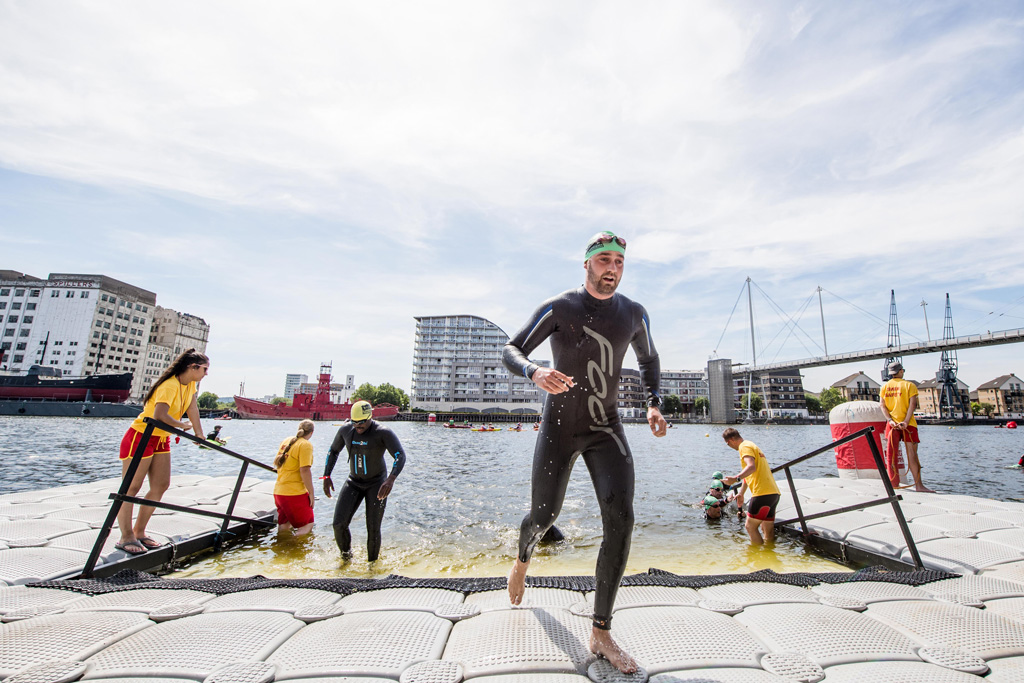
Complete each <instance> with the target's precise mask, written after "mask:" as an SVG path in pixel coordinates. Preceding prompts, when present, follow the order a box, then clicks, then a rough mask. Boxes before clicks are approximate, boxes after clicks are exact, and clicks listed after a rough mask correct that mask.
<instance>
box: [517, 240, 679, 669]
mask: <svg viewBox="0 0 1024 683" xmlns="http://www.w3.org/2000/svg"><path fill="white" fill-rule="evenodd" d="M625 254H626V241H625V240H624V239H622V238H621V237H617V236H615V235H614V234H612V233H610V232H603V233H598V234H597V235H595V236H594V237H593V238H591V240H590V242H589V243H588V244H587V249H586V252H585V255H584V261H583V268H584V270H586V272H587V279H586V282H585V284H584V285H583V286H582V287H580V288H579V289H570V290H569V291H566V292H562V293H561V294H559V295H558V296H556V297H554V298H551V299H548V300H547V301H545V302H544V303H543V304H541V306H540V308H538V309H537V312H536V313H534V315H533V317H531V318H530V320H529V321H528V322H527V323H526V325H525V326H524V327H523V328H522V329H521V330H520V331H519V332H518V333H517V334H516V336H515V337H514V338H512V340H511V341H509V343H508V344H506V345H505V349H504V351H503V353H502V361H503V362H504V363H505V367H507V368H508V369H509V372H514V373H518V374H521V375H524V376H526V377H528V378H529V379H531V380H532V381H533V383H534V384H536V385H537V386H538V387H540V388H541V389H543V390H544V391H546V392H548V394H549V396H548V397H547V400H546V401H545V402H544V414H543V417H542V420H541V427H540V432H539V434H538V435H537V445H536V446H535V448H534V453H533V476H532V486H531V499H532V501H531V506H530V512H529V514H527V515H526V517H525V519H523V524H522V527H521V529H520V533H519V556H518V557H517V558H516V562H515V565H514V566H513V567H512V573H511V574H510V575H509V579H508V592H509V598H510V599H511V601H512V604H515V605H518V604H519V603H520V602H521V601H522V599H523V593H524V592H525V591H526V570H527V568H528V567H529V564H530V557H531V556H532V555H533V550H534V548H535V547H536V545H537V543H538V542H539V541H540V540H541V538H543V536H544V533H545V532H546V531H547V530H548V528H549V527H550V526H551V525H552V524H554V521H555V518H557V517H558V513H559V512H560V511H561V509H562V502H563V501H564V499H565V489H566V486H567V485H568V483H569V475H570V474H571V473H572V467H573V463H575V461H576V458H577V456H579V455H582V456H583V461H584V462H585V463H586V465H587V469H588V470H589V471H590V479H591V481H593V483H594V490H595V491H596V492H597V500H598V503H599V504H600V506H601V520H602V523H603V526H604V539H603V540H602V542H601V550H600V551H599V552H598V556H597V572H596V574H597V575H596V579H597V591H596V592H595V595H594V624H593V626H594V627H593V630H592V632H591V637H590V650H591V651H592V652H594V653H595V654H598V655H602V656H604V657H607V658H608V660H609V661H610V662H611V663H612V664H613V665H614V666H615V667H616V668H618V669H619V670H620V671H622V672H624V673H632V672H634V671H636V663H635V662H634V661H633V658H632V657H630V656H629V655H628V654H626V653H625V652H624V651H623V650H622V649H621V648H619V646H618V645H616V643H615V641H614V640H612V637H611V633H610V628H611V618H612V606H613V605H614V603H615V593H616V592H617V591H618V589H619V581H620V580H621V579H622V574H623V572H624V571H625V569H626V560H627V558H628V557H629V545H630V541H631V539H632V534H633V476H634V475H633V457H632V455H631V453H630V450H629V445H628V444H627V443H626V436H625V434H624V433H623V430H622V424H621V422H620V421H619V411H618V408H617V403H618V386H619V372H620V370H621V369H622V359H623V356H624V355H625V353H626V348H627V347H629V346H632V347H633V350H634V351H635V352H636V356H637V361H638V362H639V364H640V377H641V379H642V381H643V383H644V386H646V388H647V394H648V399H647V405H648V409H647V422H648V423H649V424H650V426H651V431H652V432H653V433H654V435H655V436H664V435H665V430H666V424H665V419H664V418H663V417H662V415H661V411H660V410H659V406H660V404H661V399H660V397H659V396H658V385H659V380H660V372H661V364H660V362H659V360H658V352H657V351H655V349H654V342H653V341H651V333H650V323H649V320H648V318H647V312H646V311H645V310H644V308H643V306H641V305H640V304H637V303H634V302H633V301H630V300H629V299H627V298H626V297H624V296H622V295H621V294H616V293H615V290H616V288H617V287H618V285H619V280H620V279H621V277H622V271H623V268H624V266H625ZM548 338H550V339H551V350H552V352H553V354H554V367H553V368H544V367H540V366H538V365H536V364H535V363H532V362H530V359H529V357H528V356H529V354H530V353H531V352H532V351H533V350H534V349H536V348H537V346H538V345H540V343H541V342H543V341H544V340H545V339H548ZM576 377H579V379H578V380H577V379H575V378H576Z"/></svg>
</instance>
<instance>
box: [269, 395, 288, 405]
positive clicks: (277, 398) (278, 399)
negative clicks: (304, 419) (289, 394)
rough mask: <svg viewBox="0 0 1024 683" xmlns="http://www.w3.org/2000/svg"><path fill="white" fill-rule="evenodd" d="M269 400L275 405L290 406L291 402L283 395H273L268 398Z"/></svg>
mask: <svg viewBox="0 0 1024 683" xmlns="http://www.w3.org/2000/svg"><path fill="white" fill-rule="evenodd" d="M270 402H271V403H272V404H274V405H275V406H290V405H291V404H292V402H291V400H289V399H287V398H284V397H283V396H275V397H274V398H272V399H270Z"/></svg>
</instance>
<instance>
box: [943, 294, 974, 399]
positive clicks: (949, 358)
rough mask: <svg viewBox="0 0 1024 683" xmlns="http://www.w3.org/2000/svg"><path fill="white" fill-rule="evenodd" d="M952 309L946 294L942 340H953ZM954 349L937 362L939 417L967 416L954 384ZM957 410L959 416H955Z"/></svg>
mask: <svg viewBox="0 0 1024 683" xmlns="http://www.w3.org/2000/svg"><path fill="white" fill-rule="evenodd" d="M955 336H956V335H955V334H953V309H952V308H951V307H950V305H949V294H948V293H947V294H946V321H945V323H944V324H943V326H942V339H943V340H947V339H953V338H954V337H955ZM957 369H958V368H957V360H956V349H950V350H948V351H943V352H942V358H941V359H940V360H939V371H938V372H936V373H935V385H936V388H937V389H938V390H939V405H938V411H937V412H938V415H939V417H963V416H965V415H967V409H966V407H965V406H964V398H963V396H961V395H960V390H959V388H958V387H957V383H956V371H957ZM957 410H959V411H960V414H959V415H956V414H955V413H956V411H957Z"/></svg>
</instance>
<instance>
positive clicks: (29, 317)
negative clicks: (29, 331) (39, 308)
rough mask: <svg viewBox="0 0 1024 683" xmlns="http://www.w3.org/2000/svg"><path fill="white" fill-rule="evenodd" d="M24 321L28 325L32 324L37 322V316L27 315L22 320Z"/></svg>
mask: <svg viewBox="0 0 1024 683" xmlns="http://www.w3.org/2000/svg"><path fill="white" fill-rule="evenodd" d="M22 320H23V321H24V322H25V324H26V325H28V324H29V323H30V322H32V321H33V320H35V316H31V315H26V316H25V317H24V318H22Z"/></svg>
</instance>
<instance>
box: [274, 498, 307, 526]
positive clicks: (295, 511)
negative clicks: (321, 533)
mask: <svg viewBox="0 0 1024 683" xmlns="http://www.w3.org/2000/svg"><path fill="white" fill-rule="evenodd" d="M274 504H275V505H277V523H278V524H291V525H292V526H294V527H301V526H306V525H307V524H312V523H313V506H312V505H310V504H309V494H308V493H300V494H299V495H297V496H279V495H277V494H276V493H275V494H274Z"/></svg>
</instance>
